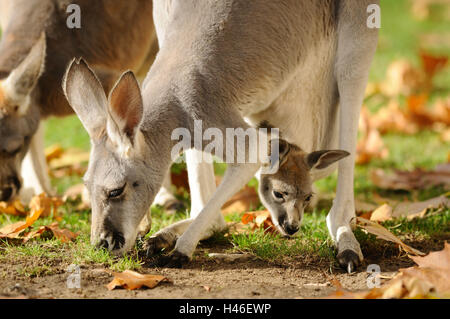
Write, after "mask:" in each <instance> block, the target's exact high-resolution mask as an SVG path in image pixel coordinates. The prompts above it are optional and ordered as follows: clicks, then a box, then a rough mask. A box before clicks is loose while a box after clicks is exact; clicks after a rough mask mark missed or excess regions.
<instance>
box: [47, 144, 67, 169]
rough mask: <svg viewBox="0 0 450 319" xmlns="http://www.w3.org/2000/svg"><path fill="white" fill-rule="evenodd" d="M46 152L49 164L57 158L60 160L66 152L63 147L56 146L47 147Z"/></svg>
mask: <svg viewBox="0 0 450 319" xmlns="http://www.w3.org/2000/svg"><path fill="white" fill-rule="evenodd" d="M44 152H45V160H46V162H47V164H48V163H50V162H51V161H52V160H54V159H56V158H60V157H61V156H62V155H63V153H64V150H63V148H62V147H61V145H59V144H54V145H51V146H49V147H47V148H46V149H45V151H44Z"/></svg>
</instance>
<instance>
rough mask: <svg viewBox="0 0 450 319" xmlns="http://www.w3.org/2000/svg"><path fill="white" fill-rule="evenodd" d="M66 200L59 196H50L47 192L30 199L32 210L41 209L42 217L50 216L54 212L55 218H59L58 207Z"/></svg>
mask: <svg viewBox="0 0 450 319" xmlns="http://www.w3.org/2000/svg"><path fill="white" fill-rule="evenodd" d="M63 204H64V202H63V201H62V200H61V199H60V198H58V197H48V195H47V194H45V193H41V194H39V195H37V196H34V197H33V198H32V199H31V201H30V205H29V206H30V209H31V210H41V211H42V217H46V216H49V215H51V214H52V213H53V217H54V218H55V219H57V220H58V219H59V218H60V217H59V216H58V208H59V207H60V206H61V205H63Z"/></svg>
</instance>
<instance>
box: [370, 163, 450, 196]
mask: <svg viewBox="0 0 450 319" xmlns="http://www.w3.org/2000/svg"><path fill="white" fill-rule="evenodd" d="M370 179H371V180H372V182H373V183H374V184H375V185H376V186H378V187H379V188H383V189H393V190H413V189H426V188H430V187H434V186H439V185H442V186H444V188H449V187H450V163H445V164H441V165H439V166H437V167H436V168H435V169H434V170H430V171H426V170H423V169H421V168H416V169H415V170H413V171H400V170H395V171H394V172H393V173H391V174H387V173H386V172H385V171H383V170H382V169H376V170H373V171H371V173H370Z"/></svg>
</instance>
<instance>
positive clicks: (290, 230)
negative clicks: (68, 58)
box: [284, 225, 299, 235]
mask: <svg viewBox="0 0 450 319" xmlns="http://www.w3.org/2000/svg"><path fill="white" fill-rule="evenodd" d="M284 229H285V230H286V233H288V234H289V235H294V234H295V233H296V232H298V229H299V228H298V226H290V225H286V227H284Z"/></svg>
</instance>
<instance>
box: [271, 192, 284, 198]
mask: <svg viewBox="0 0 450 319" xmlns="http://www.w3.org/2000/svg"><path fill="white" fill-rule="evenodd" d="M273 196H275V197H276V198H279V199H283V194H281V193H279V192H276V191H273Z"/></svg>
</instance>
